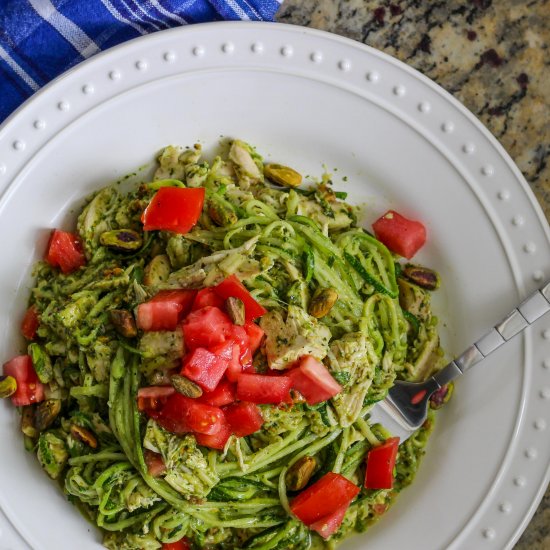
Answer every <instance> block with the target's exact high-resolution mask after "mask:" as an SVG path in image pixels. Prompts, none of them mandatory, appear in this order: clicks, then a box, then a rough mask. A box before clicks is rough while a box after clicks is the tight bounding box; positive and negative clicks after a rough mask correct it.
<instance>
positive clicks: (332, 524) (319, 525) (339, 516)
mask: <svg viewBox="0 0 550 550" xmlns="http://www.w3.org/2000/svg"><path fill="white" fill-rule="evenodd" d="M348 508H349V504H345V505H344V506H342V507H341V508H338V510H336V511H335V512H334V513H332V514H330V516H326V517H324V518H321V519H319V520H317V521H315V522H314V523H312V524H311V525H310V526H309V528H310V529H311V530H312V531H317V533H319V534H320V535H321V536H322V537H323V538H324V539H328V538H329V537H330V536H331V535H333V534H334V533H336V531H338V529H339V528H340V525H342V521H344V516H345V515H346V512H347V511H348Z"/></svg>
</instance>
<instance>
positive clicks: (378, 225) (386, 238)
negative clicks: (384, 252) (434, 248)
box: [372, 210, 426, 260]
mask: <svg viewBox="0 0 550 550" xmlns="http://www.w3.org/2000/svg"><path fill="white" fill-rule="evenodd" d="M372 228H373V229H374V234H375V235H376V238H377V239H378V240H379V241H381V242H382V243H384V244H385V245H386V246H387V247H388V248H389V249H390V250H391V251H392V252H395V253H396V254H399V255H400V256H404V257H405V258H407V259H409V260H410V259H411V258H412V257H413V256H414V255H415V254H416V253H417V252H418V251H419V250H420V248H422V247H423V246H424V243H425V242H426V228H425V227H424V225H423V224H422V223H420V222H417V221H413V220H409V219H407V218H405V217H404V216H402V215H401V214H398V213H397V212H395V211H393V210H389V211H388V212H386V213H385V214H384V215H383V216H382V217H381V218H378V219H377V220H376V221H375V222H374V223H373V224H372Z"/></svg>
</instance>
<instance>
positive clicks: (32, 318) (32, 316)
mask: <svg viewBox="0 0 550 550" xmlns="http://www.w3.org/2000/svg"><path fill="white" fill-rule="evenodd" d="M39 326H40V318H39V317H38V308H37V307H36V306H35V305H32V306H30V307H29V309H27V311H26V312H25V317H23V321H22V323H21V332H22V333H23V336H24V337H25V338H26V339H27V340H34V339H35V337H36V331H37V330H38V327H39Z"/></svg>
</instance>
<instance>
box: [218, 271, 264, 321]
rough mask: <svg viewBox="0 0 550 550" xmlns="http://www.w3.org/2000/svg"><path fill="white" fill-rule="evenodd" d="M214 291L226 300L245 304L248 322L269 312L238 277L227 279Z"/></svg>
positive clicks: (232, 276) (233, 276)
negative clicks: (236, 300) (235, 300)
mask: <svg viewBox="0 0 550 550" xmlns="http://www.w3.org/2000/svg"><path fill="white" fill-rule="evenodd" d="M214 290H215V291H216V294H218V295H219V296H221V297H222V298H225V299H227V298H230V297H233V298H239V300H241V301H242V303H243V304H244V311H245V319H246V320H247V321H253V320H254V319H257V318H258V317H261V316H262V315H264V314H265V313H267V310H266V309H265V308H264V307H263V306H261V305H260V304H259V303H258V302H257V301H256V300H255V299H254V298H253V297H252V295H251V294H250V292H248V290H247V289H246V287H245V286H244V285H243V284H242V283H241V281H239V279H237V276H236V275H231V276H230V277H227V279H225V280H224V281H222V282H221V283H220V284H219V285H217V286H215V287H214Z"/></svg>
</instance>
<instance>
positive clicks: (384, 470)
mask: <svg viewBox="0 0 550 550" xmlns="http://www.w3.org/2000/svg"><path fill="white" fill-rule="evenodd" d="M398 450H399V438H398V437H390V438H389V439H387V440H386V441H385V442H384V443H383V444H382V445H379V446H378V447H374V449H371V450H370V451H369V453H368V454H367V471H366V473H365V487H366V488H367V489H391V488H392V487H393V468H394V466H395V460H396V458H397V451H398Z"/></svg>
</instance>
